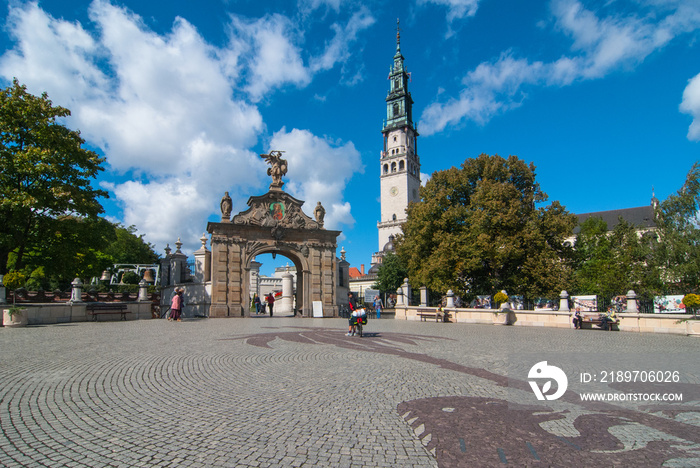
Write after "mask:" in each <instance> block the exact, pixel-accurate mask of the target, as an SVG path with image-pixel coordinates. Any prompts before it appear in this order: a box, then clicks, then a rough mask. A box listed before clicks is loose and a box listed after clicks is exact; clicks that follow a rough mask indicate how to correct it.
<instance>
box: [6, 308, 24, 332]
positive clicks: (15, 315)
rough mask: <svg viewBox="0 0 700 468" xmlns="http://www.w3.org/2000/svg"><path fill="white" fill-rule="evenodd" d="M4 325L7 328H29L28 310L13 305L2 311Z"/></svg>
mask: <svg viewBox="0 0 700 468" xmlns="http://www.w3.org/2000/svg"><path fill="white" fill-rule="evenodd" d="M2 323H3V326H5V327H10V328H12V327H25V326H27V309H24V308H22V307H18V306H16V305H15V304H12V305H11V306H10V307H8V308H5V309H3V310H2Z"/></svg>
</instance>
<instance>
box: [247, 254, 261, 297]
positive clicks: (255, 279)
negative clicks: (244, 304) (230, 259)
mask: <svg viewBox="0 0 700 468" xmlns="http://www.w3.org/2000/svg"><path fill="white" fill-rule="evenodd" d="M261 266H262V263H260V262H256V261H255V260H253V261H252V262H250V294H251V296H252V295H253V294H257V296H258V297H260V267H261Z"/></svg>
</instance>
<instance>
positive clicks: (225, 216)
mask: <svg viewBox="0 0 700 468" xmlns="http://www.w3.org/2000/svg"><path fill="white" fill-rule="evenodd" d="M232 208H233V201H232V200H231V197H230V196H229V194H228V192H226V193H225V194H224V196H223V197H222V198H221V220H222V221H228V220H229V219H231V209H232Z"/></svg>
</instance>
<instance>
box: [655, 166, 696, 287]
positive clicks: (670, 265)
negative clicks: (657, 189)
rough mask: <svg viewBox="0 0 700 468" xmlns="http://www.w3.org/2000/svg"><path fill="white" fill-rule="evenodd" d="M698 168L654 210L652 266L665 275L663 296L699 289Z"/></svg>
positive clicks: (693, 168) (694, 167) (693, 169)
mask: <svg viewBox="0 0 700 468" xmlns="http://www.w3.org/2000/svg"><path fill="white" fill-rule="evenodd" d="M699 209H700V164H698V163H697V162H696V163H695V164H693V167H692V168H691V169H690V171H689V172H688V175H687V177H686V181H685V184H683V187H682V188H681V189H680V190H679V191H678V192H677V193H676V194H675V195H670V196H669V197H668V198H667V199H666V200H664V201H663V202H661V203H660V205H659V208H658V210H657V225H658V228H659V229H658V234H659V243H658V245H657V246H656V250H655V257H654V260H655V262H656V263H657V264H658V265H659V267H660V268H661V270H662V272H663V275H664V278H663V279H664V283H665V287H664V292H666V293H676V294H685V293H689V292H697V291H698V289H699V287H700V229H699V228H698V210H699Z"/></svg>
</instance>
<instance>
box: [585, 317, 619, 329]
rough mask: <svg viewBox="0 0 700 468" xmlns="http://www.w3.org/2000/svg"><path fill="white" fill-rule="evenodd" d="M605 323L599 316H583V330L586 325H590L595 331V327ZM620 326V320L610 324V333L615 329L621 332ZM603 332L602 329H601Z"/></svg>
mask: <svg viewBox="0 0 700 468" xmlns="http://www.w3.org/2000/svg"><path fill="white" fill-rule="evenodd" d="M601 323H603V321H602V320H601V318H600V316H599V315H582V316H581V328H583V326H584V325H586V324H588V325H590V328H591V329H593V325H596V326H598V325H600V324H601ZM619 324H620V319H619V318H618V319H616V320H615V321H614V322H612V323H611V324H610V328H608V331H613V327H614V328H615V329H616V331H620V329H619V327H618V325H619ZM601 330H602V328H601Z"/></svg>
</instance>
